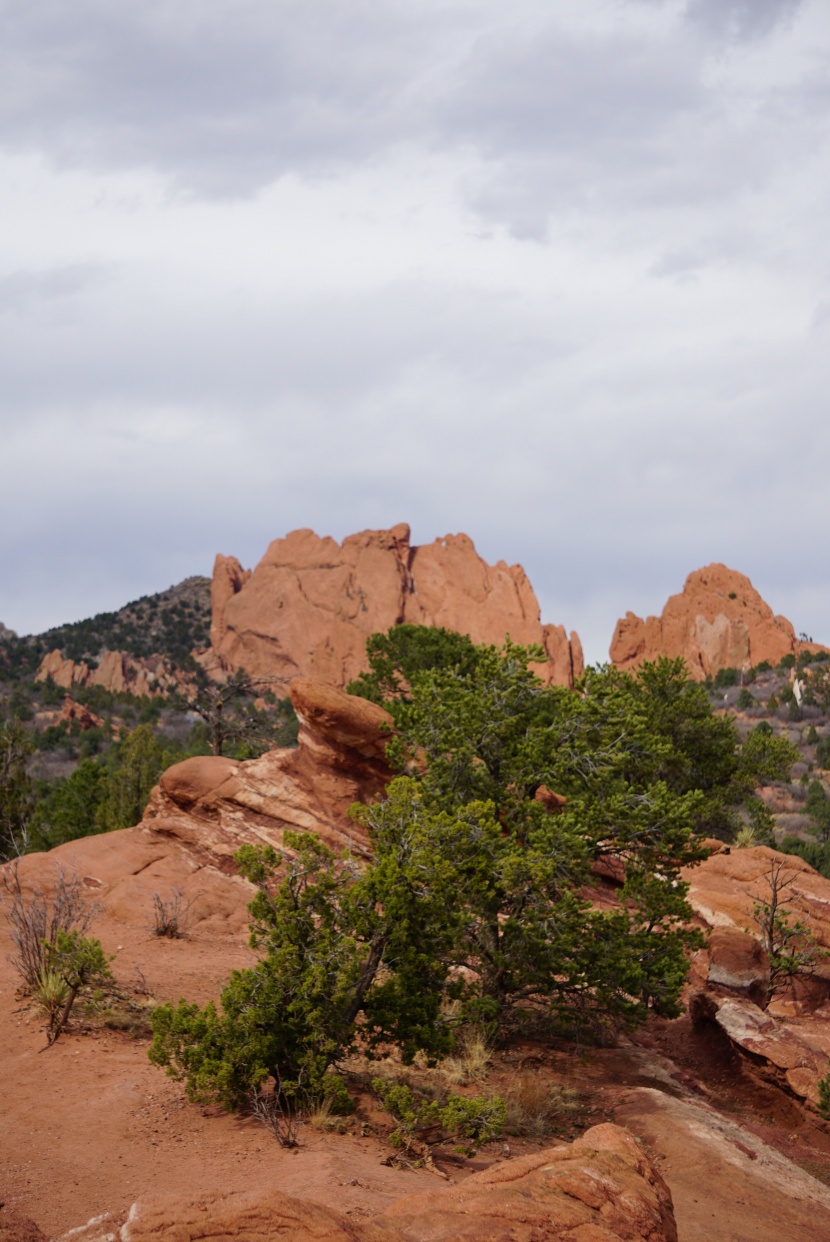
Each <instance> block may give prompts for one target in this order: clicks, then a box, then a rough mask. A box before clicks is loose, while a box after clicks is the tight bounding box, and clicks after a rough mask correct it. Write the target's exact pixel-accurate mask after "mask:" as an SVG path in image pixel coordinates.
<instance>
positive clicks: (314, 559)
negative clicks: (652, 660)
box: [211, 523, 583, 687]
mask: <svg viewBox="0 0 830 1242" xmlns="http://www.w3.org/2000/svg"><path fill="white" fill-rule="evenodd" d="M211 598H212V604H213V620H212V627H211V642H212V645H213V650H214V652H215V653H216V656H217V657H218V659H219V661H220V662H221V664H222V665H223V666H224V667H225V668H226V669H238V668H244V669H245V670H246V671H247V672H248V673H251V674H253V675H256V676H261V677H273V678H276V679H277V680H278V681H280V682H282V683H283V684H284V685H287V684H288V682H289V681H290V680H291V679H292V678H293V677H297V676H300V677H314V678H316V679H319V680H322V681H326V682H328V683H330V684H331V685H334V686H338V687H343V686H345V685H346V684H347V683H348V682H349V681H351V680H352V679H353V678H354V677H356V676H357V675H358V674H359V673H360V672H362V671H364V669H365V668H366V655H365V647H366V639H367V637H368V636H369V635H370V634H373V633H375V632H376V631H384V630H388V629H389V628H390V626H393V625H399V624H401V623H402V622H412V623H413V624H419V625H438V626H444V627H446V628H447V629H452V630H458V631H460V632H461V633H465V634H469V635H470V637H471V638H472V639H473V641H474V642H479V643H494V644H501V643H503V642H504V638H505V635H506V634H509V635H510V637H511V638H512V639H513V641H514V642H517V643H536V644H539V645H540V646H542V647H543V649H544V651H545V654H546V657H547V658H546V662H545V663H544V665H542V666H541V668H540V673H541V675H542V676H543V678H544V679H545V680H546V681H548V682H552V683H555V684H557V685H572V684H573V680H574V677H578V676H580V675H581V674H582V672H583V657H582V647H581V645H580V642H579V637H578V636H577V635H576V634H571V635H570V637H568V635H567V634H566V632H565V630H564V629H563V628H562V627H561V626H555V625H542V623H541V620H540V614H539V604H538V601H537V599H536V596H535V594H534V592H533V588H532V587H531V585H530V582H529V581H528V579H527V575H526V574H525V572H524V570H523V569H522V567H521V566H520V565H506V564H505V563H504V562H503V561H499V562H498V564H496V565H488V564H487V563H486V562H485V561H483V560H482V559H481V557H480V556H479V555H478V553H477V552H476V550H475V547H474V545H473V542H472V540H471V539H469V538H468V536H467V535H447V536H446V538H444V539H437V540H436V541H435V542H434V543H431V544H425V545H423V546H420V547H413V546H412V545H411V544H410V534H409V527H408V526H407V525H406V524H404V523H401V524H400V525H399V526H395V527H393V528H392V529H391V530H379V531H371V530H369V531H362V532H361V533H360V534H356V535H350V536H349V537H348V538H346V539H344V540H343V543H342V544H338V543H337V542H336V540H334V539H331V538H321V537H320V536H318V535H316V534H315V533H314V532H313V531H311V530H297V531H292V532H291V534H289V535H287V536H286V537H285V538H284V539H276V540H275V541H274V542H273V543H272V544H271V545H270V547H269V548H268V551H267V552H266V553H265V556H264V557H263V558H262V560H261V561H260V562H259V564H258V565H257V567H256V569H254V571H253V573H251V572H250V571H248V570H243V568H242V566H241V565H240V564H239V562H238V561H237V560H236V559H235V558H233V557H225V556H218V557H217V558H216V566H215V569H214V580H213V588H212V596H211Z"/></svg>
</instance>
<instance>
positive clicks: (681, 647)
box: [610, 564, 821, 681]
mask: <svg viewBox="0 0 830 1242" xmlns="http://www.w3.org/2000/svg"><path fill="white" fill-rule="evenodd" d="M805 646H806V647H809V649H810V650H821V648H819V647H818V645H817V644H815V643H810V644H805V643H802V642H799V640H798V639H797V638H796V634H795V630H794V629H793V626H792V624H791V622H789V621H788V620H787V618H786V617H779V616H775V615H774V613H773V611H772V609H771V608H770V606H769V604H767V603H765V601H764V600H763V599H762V598H761V596H760V595H759V594H758V592H757V591H756V590H755V588H754V587H753V585H752V583H751V582H750V580H749V578H747V577H746V576H745V575H744V574H740V573H738V572H737V571H736V570H734V569H728V568H727V567H726V565H720V564H713V565H707V566H705V567H704V568H703V569H696V570H695V571H694V573H691V574H689V576H688V578H687V579H686V582H685V585H684V587H683V590H682V591H681V592H680V594H679V595H672V596H671V597H670V599H669V600H668V602H667V604H666V606H665V608H664V609H663V612H662V614H661V615H660V616H659V617H646V618H645V620H644V619H643V618H642V617H638V616H636V615H635V614H634V613H633V612H627V613H626V615H625V617H623V618H622V619H621V620H619V621H618V622H617V625H616V629H615V630H614V636H613V638H612V639H611V649H610V657H611V662H612V663H613V664H616V665H617V666H618V667H619V668H623V669H633V668H638V667H639V666H640V665H641V664H642V663H643V661H644V660H656V659H658V658H659V657H660V656H669V657H670V658H675V657H677V656H682V657H683V659H684V660H685V661H686V663H687V665H688V666H689V670H690V672H691V674H692V676H693V677H695V678H696V679H697V680H698V681H703V679H704V678H705V677H709V676H712V675H714V674H715V673H717V672H718V671H719V670H720V669H723V668H749V667H750V666H752V665H756V664H760V663H761V662H762V661H764V660H766V661H768V662H769V663H770V664H773V665H774V664H778V663H779V661H780V660H781V659H782V657H783V656H785V655H796V654H798V652H799V651H801V649H802V648H803V647H805Z"/></svg>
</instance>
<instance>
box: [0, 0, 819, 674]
mask: <svg viewBox="0 0 830 1242" xmlns="http://www.w3.org/2000/svg"><path fill="white" fill-rule="evenodd" d="M829 64H830V17H828V16H827V15H826V14H825V12H824V10H823V7H822V6H819V5H818V4H817V3H812V4H811V3H808V2H803V3H799V0H777V2H776V0H718V2H717V3H715V0H689V2H688V3H680V2H674V0H663V2H660V0H641V2H637V0H627V2H623V0H620V2H616V3H615V2H614V0H612V2H611V3H607V2H605V0H602V2H600V0H597V2H596V3H592V4H585V3H584V0H583V3H580V4H577V3H575V2H571V0H561V2H560V3H557V4H556V5H550V4H549V3H542V2H541V0H539V2H537V0H517V2H516V3H515V4H513V5H512V6H510V8H509V10H506V9H505V8H504V6H503V5H500V4H496V3H495V0H492V2H491V0H476V3H472V0H434V2H432V3H423V4H420V5H418V6H412V5H407V4H403V3H398V2H395V3H393V2H391V0H385V2H382V3H378V2H377V0H374V2H373V3H371V4H370V3H368V0H367V2H366V3H362V2H360V0H338V2H337V3H334V0H331V2H328V0H327V2H323V0H312V2H311V3H309V2H308V0H306V3H299V0H298V2H297V3H293V2H288V0H278V2H275V0H271V2H270V3H268V4H266V3H264V2H263V3H261V2H260V0H202V3H200V4H198V5H196V4H192V5H191V4H188V3H182V4H178V5H176V6H172V8H171V6H170V5H163V4H161V3H160V2H159V3H156V2H155V0H137V3H136V4H134V5H132V6H114V5H111V4H108V3H105V2H104V0H79V2H78V4H77V5H75V6H73V11H72V13H71V14H69V13H68V12H67V11H66V10H65V6H64V7H61V6H60V5H58V4H57V3H52V2H51V0H33V3H32V4H30V5H27V6H25V7H22V8H21V7H20V6H13V5H12V4H11V3H2V2H0V74H2V75H3V80H4V82H5V83H7V84H8V89H4V92H3V101H2V103H1V104H0V212H2V217H3V219H4V221H5V222H6V225H7V227H5V228H4V230H3V233H2V236H0V329H2V330H0V366H1V367H2V374H3V377H4V383H3V388H2V394H0V428H1V429H2V432H3V442H4V451H3V454H2V460H3V464H4V467H5V469H4V470H3V476H4V485H3V489H2V500H0V503H1V504H2V506H3V509H2V514H0V517H2V521H1V522H0V540H2V544H0V546H2V556H3V564H4V566H5V567H6V573H5V574H4V590H3V593H2V595H0V620H2V621H4V622H5V623H6V624H8V625H11V626H13V627H14V628H16V629H18V630H21V631H26V630H33V629H34V630H37V629H41V628H44V627H45V626H46V625H49V624H56V623H58V622H60V621H63V620H67V619H70V618H73V617H76V616H82V615H88V614H89V613H90V612H92V611H95V610H97V609H99V608H105V607H115V606H118V605H119V604H120V603H123V602H124V601H125V600H126V599H127V598H132V597H134V596H136V595H138V594H141V593H143V592H145V591H150V590H155V589H159V588H161V587H164V586H166V585H168V583H169V582H171V581H173V580H175V579H178V578H181V577H182V576H184V575H185V574H187V573H192V572H209V571H210V566H211V563H212V557H213V554H214V553H215V552H216V551H219V550H221V551H225V552H235V553H237V554H238V555H240V556H241V557H242V558H243V559H245V560H247V561H248V562H252V561H255V560H256V559H257V558H258V557H259V555H261V553H262V551H263V550H264V548H265V546H266V545H267V542H268V541H269V540H270V539H271V538H273V537H275V536H277V535H280V534H283V533H285V532H286V531H287V530H289V529H292V528H294V527H297V526H312V527H315V528H316V529H318V530H320V531H321V532H325V533H331V534H335V535H337V536H338V537H342V536H343V535H345V534H347V533H349V532H350V531H352V530H355V529H360V528H361V527H365V526H379V525H386V524H390V523H392V522H395V521H399V520H402V519H405V520H409V521H410V522H411V523H412V525H413V532H414V535H415V537H416V539H417V540H419V541H426V540H429V539H432V538H434V537H436V536H439V535H442V534H444V533H446V532H447V531H449V530H460V529H463V530H466V531H468V532H469V533H470V534H471V535H472V536H473V537H474V538H475V540H476V542H477V544H478V546H479V549H480V551H481V552H482V554H484V555H486V556H487V557H488V558H490V559H499V558H504V559H506V560H508V561H514V560H520V561H522V562H523V563H524V565H525V567H526V568H527V570H528V572H529V574H530V577H531V581H532V582H533V583H534V585H535V587H536V589H537V593H538V594H539V596H540V600H541V602H542V605H543V614H544V616H545V619H549V620H555V621H561V622H564V623H565V624H567V625H568V626H569V627H574V626H575V627H577V628H579V629H580V631H581V632H583V636H584V637H585V638H586V640H587V642H586V645H587V647H588V651H589V654H590V656H591V658H593V659H601V658H603V657H604V655H605V653H606V651H607V644H608V641H609V639H610V635H611V631H612V629H613V625H614V622H615V620H616V617H617V616H618V615H619V614H620V613H621V612H623V611H625V609H626V608H629V607H630V608H633V609H635V610H636V611H640V612H643V611H655V610H659V609H660V608H661V607H662V604H663V602H664V600H665V598H666V596H667V595H668V594H669V593H670V592H672V591H675V590H678V589H679V588H680V587H681V585H682V582H683V578H684V577H685V575H686V573H687V572H689V571H690V570H691V569H693V568H695V567H697V566H698V565H700V564H704V563H706V562H708V561H711V560H723V561H726V562H727V563H729V564H732V565H733V566H734V567H736V568H738V569H741V570H742V571H743V572H746V573H748V574H749V575H750V576H751V577H752V578H753V580H754V581H755V584H756V586H758V588H759V589H760V590H761V591H762V593H764V594H765V595H766V597H767V598H768V599H769V602H770V603H771V604H772V605H773V607H774V608H775V609H776V610H778V611H782V612H784V613H786V614H787V615H789V616H790V617H791V619H792V620H793V622H794V624H795V625H796V628H797V629H805V630H807V631H808V632H811V633H813V634H814V636H815V637H816V638H822V639H824V641H827V642H830V583H828V582H827V578H826V575H823V572H822V568H821V558H820V553H819V547H820V544H819V539H820V534H821V532H823V530H824V527H825V525H826V522H827V516H828V513H827V499H826V484H825V477H824V476H825V474H826V471H825V469H824V466H823V462H824V461H826V457H827V450H828V448H830V431H828V420H827V418H826V415H825V404H826V398H825V393H826V391H827V387H828V385H827V361H826V359H827V357H828V333H830V309H828V308H830V289H828V243H827V240H826V223H825V221H826V218H827V207H828V202H827V200H828V193H829V192H830V179H828V174H827V168H828V167H830V164H828V160H827V154H828V152H827V142H828V139H827V134H828V113H830V78H829V77H828V65H829Z"/></svg>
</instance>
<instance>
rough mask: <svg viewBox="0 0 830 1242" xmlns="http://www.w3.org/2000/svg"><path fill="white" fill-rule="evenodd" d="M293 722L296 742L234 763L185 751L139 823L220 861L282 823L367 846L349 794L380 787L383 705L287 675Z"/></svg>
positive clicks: (367, 795)
mask: <svg viewBox="0 0 830 1242" xmlns="http://www.w3.org/2000/svg"><path fill="white" fill-rule="evenodd" d="M291 699H292V702H293V704H294V708H295V710H296V712H297V715H298V717H299V720H300V732H299V738H298V745H297V747H296V748H295V749H287V750H272V751H268V752H267V753H266V754H264V755H262V756H261V757H260V758H259V759H250V760H246V761H245V762H236V761H235V760H231V759H224V758H219V757H214V756H205V757H198V758H194V759H185V760H184V762H183V763H177V764H174V766H173V767H172V768H168V769H167V771H166V772H165V773H164V774H163V775H162V777H161V780H160V781H159V784H158V786H157V787H156V789H155V790H154V791H153V793H152V795H151V798H150V802H149V805H148V807H147V809H146V811H145V813H144V818H143V821H142V826H143V827H144V828H146V829H148V830H149V831H150V832H153V833H161V834H164V835H167V836H173V837H176V838H177V839H178V840H180V841H182V842H185V843H187V845H188V846H189V847H190V848H192V849H194V850H195V851H197V852H198V854H199V856H200V857H204V858H207V857H209V858H210V859H211V861H212V862H213V863H214V864H215V865H217V866H220V867H222V866H227V865H228V862H229V859H230V858H231V856H232V855H233V853H234V852H235V851H236V850H237V849H238V848H239V846H240V845H241V844H242V843H243V842H245V841H252V842H253V841H265V842H268V843H270V844H272V845H275V846H279V845H281V844H282V840H283V834H284V832H285V830H286V829H292V830H294V831H300V832H314V833H316V834H317V835H318V836H319V837H320V838H321V839H322V840H323V841H325V842H326V844H327V845H330V846H331V847H332V848H333V849H336V850H342V849H344V848H346V847H351V848H354V849H356V850H357V851H358V852H361V853H363V852H365V851H366V850H367V848H368V843H367V842H366V840H365V837H364V834H363V830H362V829H360V828H359V827H358V826H357V825H355V824H354V823H353V822H352V821H351V820H350V819H349V817H348V814H347V813H348V810H349V807H350V806H351V805H352V803H353V802H366V801H370V800H372V799H373V798H375V797H377V796H378V795H379V794H380V793H381V792H382V791H383V789H384V788H385V786H386V784H387V782H388V781H389V779H390V776H391V772H390V769H389V767H388V766H387V764H386V760H385V753H384V752H385V745H386V741H388V739H389V738H390V737H391V736H392V719H391V717H390V716H389V714H388V712H385V711H384V710H383V708H382V707H378V706H376V705H375V704H374V703H369V702H367V701H366V700H365V699H360V698H357V697H356V696H355V695H348V694H345V693H344V692H343V691H342V690H337V689H335V688H334V687H333V686H328V685H325V684H324V683H322V682H317V681H313V680H311V679H309V678H298V679H296V680H295V681H294V682H292V683H291Z"/></svg>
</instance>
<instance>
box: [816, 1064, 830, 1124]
mask: <svg viewBox="0 0 830 1242" xmlns="http://www.w3.org/2000/svg"><path fill="white" fill-rule="evenodd" d="M818 1111H819V1112H820V1113H821V1115H822V1117H824V1119H825V1120H826V1121H830V1074H826V1075H825V1076H824V1078H820V1079H819V1080H818Z"/></svg>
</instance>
